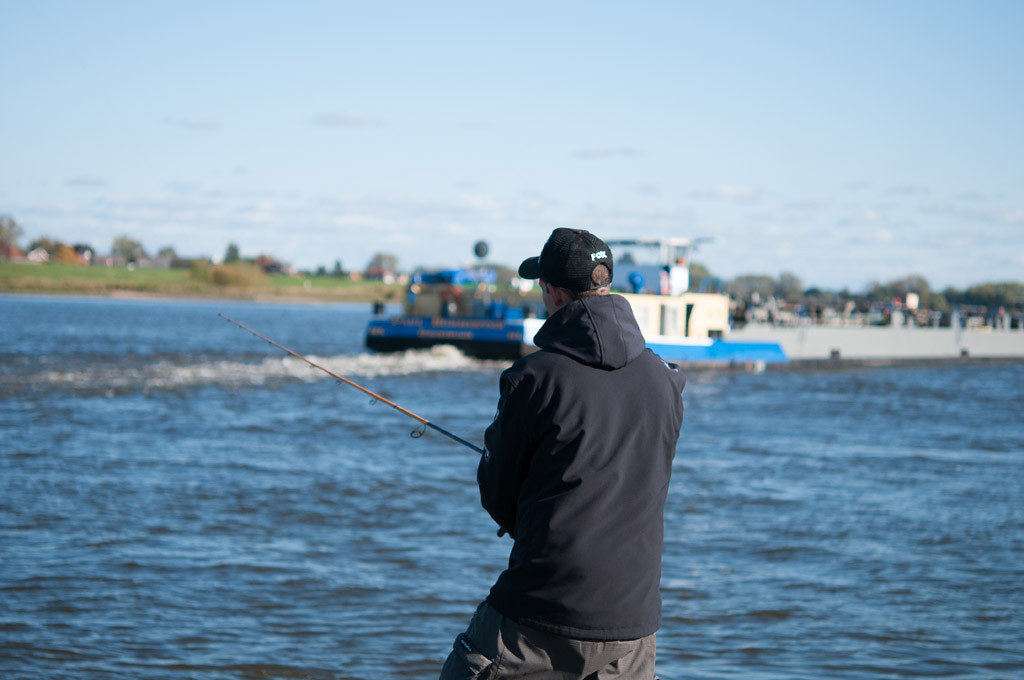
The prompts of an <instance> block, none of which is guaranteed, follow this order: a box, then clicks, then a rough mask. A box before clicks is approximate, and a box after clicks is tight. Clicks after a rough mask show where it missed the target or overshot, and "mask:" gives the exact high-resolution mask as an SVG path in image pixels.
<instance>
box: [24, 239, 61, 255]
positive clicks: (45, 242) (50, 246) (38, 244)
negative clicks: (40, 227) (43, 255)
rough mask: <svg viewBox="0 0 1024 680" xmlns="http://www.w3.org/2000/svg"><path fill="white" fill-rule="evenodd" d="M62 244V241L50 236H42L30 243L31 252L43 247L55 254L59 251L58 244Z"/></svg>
mask: <svg viewBox="0 0 1024 680" xmlns="http://www.w3.org/2000/svg"><path fill="white" fill-rule="evenodd" d="M59 245H61V243H60V241H55V240H53V239H52V238H50V237H49V236H40V237H39V238H37V239H35V240H33V241H32V242H31V243H29V244H28V249H29V252H31V251H33V250H35V249H36V248H42V249H43V250H45V251H46V252H47V253H49V254H50V255H53V254H54V252H56V251H57V246H59Z"/></svg>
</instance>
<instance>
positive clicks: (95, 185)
mask: <svg viewBox="0 0 1024 680" xmlns="http://www.w3.org/2000/svg"><path fill="white" fill-rule="evenodd" d="M65 184H66V185H67V186H69V187H74V188H76V189H102V188H104V187H106V186H107V185H108V184H109V182H107V180H105V179H103V178H102V177H71V178H69V179H68V180H67V181H66V182H65Z"/></svg>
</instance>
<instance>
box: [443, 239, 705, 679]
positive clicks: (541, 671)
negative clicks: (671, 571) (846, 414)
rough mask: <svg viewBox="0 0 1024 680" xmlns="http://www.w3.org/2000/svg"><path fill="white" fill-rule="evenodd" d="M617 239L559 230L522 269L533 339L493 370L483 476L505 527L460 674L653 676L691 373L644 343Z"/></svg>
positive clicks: (456, 661) (451, 662)
mask: <svg viewBox="0 0 1024 680" xmlns="http://www.w3.org/2000/svg"><path fill="white" fill-rule="evenodd" d="M612 266H613V265H612V252H611V250H610V249H609V248H608V246H607V245H606V244H605V243H604V242H603V241H602V240H601V239H599V238H597V237H596V236H594V235H593V234H591V233H589V232H587V231H583V230H578V229H556V230H555V231H554V232H553V233H552V234H551V237H550V238H549V239H548V241H547V243H546V244H545V245H544V248H543V250H542V251H541V254H540V257H531V258H529V259H527V260H525V261H524V262H523V263H522V265H520V267H519V275H520V276H522V277H523V278H526V279H540V287H541V291H542V295H543V300H544V306H545V307H546V308H547V310H548V314H549V316H548V319H547V321H546V322H545V323H544V325H543V326H542V327H541V329H540V330H539V331H538V332H537V335H536V337H535V338H534V342H535V344H536V345H537V346H538V347H539V348H540V350H539V351H537V352H534V353H532V354H530V355H528V356H525V357H523V358H522V359H519V360H518V361H517V362H515V364H513V365H512V366H511V367H510V368H509V369H508V370H506V371H505V372H504V373H502V376H501V381H500V389H501V398H500V400H499V402H498V413H497V415H496V416H495V419H494V422H493V423H492V424H491V425H490V427H488V428H487V432H486V433H485V435H484V439H485V443H486V449H487V453H486V454H485V455H484V456H483V458H482V459H481V461H480V466H479V468H478V470H477V480H478V482H479V485H480V498H481V502H482V504H483V506H484V508H485V509H486V510H487V512H488V513H490V515H491V517H492V518H494V520H495V521H496V522H497V523H498V525H499V527H500V530H499V533H501V532H507V533H508V534H509V535H510V536H511V537H512V538H513V539H514V544H513V546H512V552H511V555H510V556H509V565H508V568H507V569H506V570H505V571H504V572H502V574H501V576H499V578H498V581H497V582H496V583H495V584H494V586H493V587H492V588H491V592H490V594H489V595H488V596H487V599H486V601H485V602H483V603H482V604H481V605H480V607H479V608H478V609H477V611H476V614H474V616H473V619H472V621H471V622H470V625H469V628H468V629H467V630H466V632H465V633H463V634H462V635H460V636H458V638H456V640H455V645H454V650H453V651H452V653H451V654H450V655H449V657H448V659H447V661H446V662H445V665H444V668H443V670H442V671H441V678H442V680H454V679H456V678H487V679H488V680H496V679H499V678H501V679H505V678H521V677H530V678H588V679H593V680H597V679H603V678H613V677H614V678H643V680H651V678H653V677H654V658H655V644H654V636H655V631H656V630H657V629H658V627H659V626H660V624H661V595H660V591H659V582H660V580H661V550H662V539H663V534H664V507H665V497H666V494H667V492H668V484H669V477H670V474H671V468H672V458H673V456H674V454H675V446H676V441H677V440H678V438H679V428H680V426H681V425H682V421H683V403H682V396H681V392H682V389H683V385H684V383H685V378H684V377H683V375H682V373H680V372H679V370H678V369H677V368H676V367H675V366H670V365H668V364H665V363H664V362H663V361H662V360H661V359H660V358H658V357H657V356H656V355H655V354H653V353H652V352H651V351H650V350H648V349H646V347H645V343H644V339H643V336H642V335H641V333H640V328H639V326H637V323H636V320H635V318H634V317H633V313H632V310H631V308H630V306H629V303H628V302H627V301H626V300H625V298H623V297H621V296H619V295H612V294H609V291H610V286H611V280H612Z"/></svg>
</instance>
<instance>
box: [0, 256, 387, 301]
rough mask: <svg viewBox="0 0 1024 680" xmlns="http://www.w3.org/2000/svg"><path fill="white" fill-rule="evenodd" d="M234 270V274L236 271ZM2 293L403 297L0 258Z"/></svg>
mask: <svg viewBox="0 0 1024 680" xmlns="http://www.w3.org/2000/svg"><path fill="white" fill-rule="evenodd" d="M236 274H238V275H236ZM0 293H59V294H82V295H125V294H127V295H131V294H134V295H153V296H165V297H209V298H230V299H249V300H288V301H308V302H341V301H350V302H373V301H378V300H382V301H391V302H397V301H399V300H401V299H402V287H401V286H399V285H397V284H392V285H386V284H383V283H381V282H379V281H352V280H351V279H349V278H347V277H337V276H316V277H301V276H288V275H284V274H275V275H270V276H267V275H264V274H258V275H256V274H253V273H252V272H251V271H246V272H237V271H235V270H230V269H227V270H226V269H218V268H208V269H201V270H198V271H197V270H187V269H139V268H134V269H129V268H127V267H87V266H83V265H73V264H60V263H46V264H28V263H23V262H0Z"/></svg>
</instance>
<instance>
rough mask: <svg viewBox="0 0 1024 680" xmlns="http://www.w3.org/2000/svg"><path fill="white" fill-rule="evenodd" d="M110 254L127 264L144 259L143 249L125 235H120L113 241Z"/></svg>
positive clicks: (139, 244) (144, 252)
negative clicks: (120, 258)
mask: <svg viewBox="0 0 1024 680" xmlns="http://www.w3.org/2000/svg"><path fill="white" fill-rule="evenodd" d="M110 252H111V253H113V254H114V255H120V256H121V257H123V258H124V259H125V260H127V261H128V262H134V261H136V260H139V259H142V258H144V257H146V251H145V250H144V249H143V247H142V244H141V243H139V242H138V241H136V240H135V239H133V238H132V237H130V236H128V235H127V234H122V235H121V236H118V237H117V238H115V239H114V244H113V245H112V246H110Z"/></svg>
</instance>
